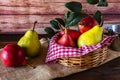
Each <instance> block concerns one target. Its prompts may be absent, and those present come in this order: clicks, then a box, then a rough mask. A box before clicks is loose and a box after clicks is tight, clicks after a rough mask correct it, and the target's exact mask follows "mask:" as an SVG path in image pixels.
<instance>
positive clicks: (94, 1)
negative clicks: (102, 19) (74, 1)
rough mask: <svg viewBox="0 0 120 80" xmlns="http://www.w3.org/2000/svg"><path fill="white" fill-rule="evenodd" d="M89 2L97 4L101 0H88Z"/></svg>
mask: <svg viewBox="0 0 120 80" xmlns="http://www.w3.org/2000/svg"><path fill="white" fill-rule="evenodd" d="M87 2H88V3H89V4H93V5H95V4H97V3H98V2H99V0H87Z"/></svg>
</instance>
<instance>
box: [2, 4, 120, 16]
mask: <svg viewBox="0 0 120 80" xmlns="http://www.w3.org/2000/svg"><path fill="white" fill-rule="evenodd" d="M64 4H65V3H45V2H44V3H36V4H35V3H32V4H29V5H28V4H25V3H24V4H22V3H11V4H3V5H2V4H1V5H0V14H64V13H65V12H66V11H67V8H65V6H64ZM82 5H83V10H84V11H86V12H87V13H88V14H93V13H95V11H96V10H100V11H101V12H102V13H103V14H120V11H119V10H120V3H109V6H108V7H97V6H95V5H90V4H88V3H83V4H82ZM116 8H117V9H116Z"/></svg>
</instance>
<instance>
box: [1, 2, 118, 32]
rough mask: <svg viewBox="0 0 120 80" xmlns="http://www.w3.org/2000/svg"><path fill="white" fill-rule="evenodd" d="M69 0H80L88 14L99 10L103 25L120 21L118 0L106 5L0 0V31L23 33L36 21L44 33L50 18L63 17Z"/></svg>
mask: <svg viewBox="0 0 120 80" xmlns="http://www.w3.org/2000/svg"><path fill="white" fill-rule="evenodd" d="M69 1H79V2H81V3H82V5H83V10H84V11H86V13H88V14H94V13H95V11H96V10H100V11H101V12H102V13H103V14H104V16H103V17H104V21H105V22H104V23H105V24H104V25H108V24H111V23H120V11H119V10H120V0H108V2H109V6H108V7H97V6H96V5H90V4H88V3H86V0H0V33H6V34H7V33H10V32H12V33H23V32H25V31H27V30H28V29H31V28H32V26H33V23H34V21H38V24H37V26H36V30H37V31H38V33H39V34H44V33H45V32H44V28H45V27H48V26H51V25H50V24H49V21H50V20H52V19H54V18H56V17H58V18H63V14H64V13H65V12H66V11H67V8H65V6H64V4H65V3H66V2H69ZM116 8H117V9H116Z"/></svg>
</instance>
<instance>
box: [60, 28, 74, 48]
mask: <svg viewBox="0 0 120 80" xmlns="http://www.w3.org/2000/svg"><path fill="white" fill-rule="evenodd" d="M64 31H65V32H64V34H63V35H62V37H61V38H60V39H59V40H58V43H59V44H61V45H63V46H69V47H75V46H76V44H75V42H74V40H73V39H72V37H71V36H70V35H69V32H68V30H67V29H66V28H65V30H64Z"/></svg>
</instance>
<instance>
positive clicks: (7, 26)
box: [0, 15, 120, 34]
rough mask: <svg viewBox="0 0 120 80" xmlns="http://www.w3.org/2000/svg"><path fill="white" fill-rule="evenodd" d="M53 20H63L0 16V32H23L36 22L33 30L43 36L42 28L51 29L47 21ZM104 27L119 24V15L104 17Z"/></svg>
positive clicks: (44, 16) (30, 16) (26, 16)
mask: <svg viewBox="0 0 120 80" xmlns="http://www.w3.org/2000/svg"><path fill="white" fill-rule="evenodd" d="M54 18H63V15H1V16H0V32H1V33H9V32H17V33H18V32H19V33H22V32H25V31H27V30H28V29H31V28H32V27H33V23H34V21H38V24H37V25H36V28H35V30H37V31H38V33H39V34H45V32H44V28H45V27H49V26H50V27H51V25H50V24H49V21H50V20H52V19H54ZM103 18H104V26H107V25H109V24H115V23H120V15H104V16H103Z"/></svg>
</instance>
